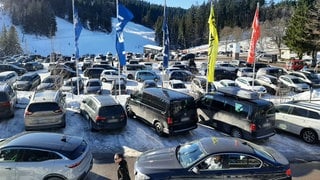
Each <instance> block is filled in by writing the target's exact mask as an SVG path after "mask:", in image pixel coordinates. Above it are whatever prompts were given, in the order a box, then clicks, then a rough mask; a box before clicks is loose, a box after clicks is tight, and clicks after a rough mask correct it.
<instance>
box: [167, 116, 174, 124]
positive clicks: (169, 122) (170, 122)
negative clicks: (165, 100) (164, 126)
mask: <svg viewBox="0 0 320 180" xmlns="http://www.w3.org/2000/svg"><path fill="white" fill-rule="evenodd" d="M167 123H168V125H172V124H173V120H172V118H171V117H168V118H167Z"/></svg>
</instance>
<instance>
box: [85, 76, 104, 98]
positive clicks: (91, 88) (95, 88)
mask: <svg viewBox="0 0 320 180" xmlns="http://www.w3.org/2000/svg"><path fill="white" fill-rule="evenodd" d="M101 92H102V83H101V80H100V79H96V78H93V79H89V80H88V81H87V82H86V83H85V86H84V93H85V94H101Z"/></svg>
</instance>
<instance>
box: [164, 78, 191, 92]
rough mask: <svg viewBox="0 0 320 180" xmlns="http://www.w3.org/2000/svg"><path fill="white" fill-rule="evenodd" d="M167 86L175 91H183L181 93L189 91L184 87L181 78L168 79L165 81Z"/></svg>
mask: <svg viewBox="0 0 320 180" xmlns="http://www.w3.org/2000/svg"><path fill="white" fill-rule="evenodd" d="M167 88H168V89H172V90H175V91H179V92H183V93H189V90H188V88H187V87H186V85H185V83H184V82H183V81H181V80H175V79H174V80H170V81H169V82H168V83H167Z"/></svg>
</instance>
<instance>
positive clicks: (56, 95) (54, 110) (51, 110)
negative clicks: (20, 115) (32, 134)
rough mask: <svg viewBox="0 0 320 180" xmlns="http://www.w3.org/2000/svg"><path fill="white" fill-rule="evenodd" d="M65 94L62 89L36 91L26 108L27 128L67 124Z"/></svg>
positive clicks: (25, 119)
mask: <svg viewBox="0 0 320 180" xmlns="http://www.w3.org/2000/svg"><path fill="white" fill-rule="evenodd" d="M65 96H66V95H65V94H63V93H62V91H60V90H43V91H36V92H35V93H34V94H33V95H32V97H31V99H30V103H29V104H28V106H27V107H26V109H25V113H24V124H25V129H26V130H32V129H45V128H54V127H63V128H64V127H65V126H66V119H65V116H66V103H65Z"/></svg>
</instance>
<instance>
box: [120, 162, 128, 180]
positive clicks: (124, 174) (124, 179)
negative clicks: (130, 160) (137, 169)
mask: <svg viewBox="0 0 320 180" xmlns="http://www.w3.org/2000/svg"><path fill="white" fill-rule="evenodd" d="M118 179H119V180H130V175H129V170H128V165H127V161H126V160H124V159H123V160H122V161H120V163H119V167H118Z"/></svg>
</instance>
